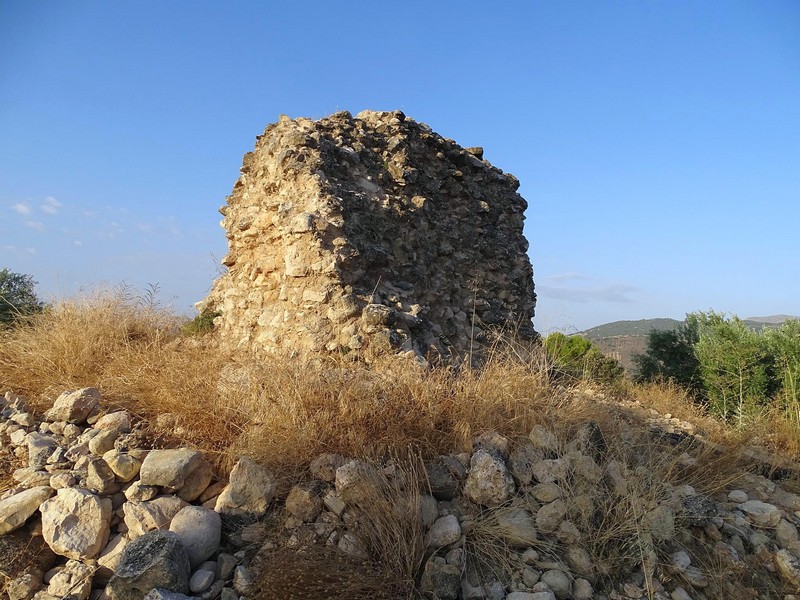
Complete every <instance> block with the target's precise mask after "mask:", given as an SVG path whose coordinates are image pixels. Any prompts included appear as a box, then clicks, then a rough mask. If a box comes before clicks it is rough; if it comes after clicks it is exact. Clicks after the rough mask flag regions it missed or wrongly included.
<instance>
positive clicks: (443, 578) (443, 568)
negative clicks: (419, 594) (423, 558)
mask: <svg viewBox="0 0 800 600" xmlns="http://www.w3.org/2000/svg"><path fill="white" fill-rule="evenodd" d="M460 587H461V570H460V569H459V568H458V567H454V566H453V565H448V564H447V562H446V561H445V559H444V558H442V557H440V556H433V557H431V558H430V559H429V560H428V562H427V563H426V564H425V570H424V571H423V573H422V580H421V582H420V588H421V589H422V591H423V592H429V593H431V594H433V595H434V597H435V598H440V599H441V600H456V598H458V592H459V589H460Z"/></svg>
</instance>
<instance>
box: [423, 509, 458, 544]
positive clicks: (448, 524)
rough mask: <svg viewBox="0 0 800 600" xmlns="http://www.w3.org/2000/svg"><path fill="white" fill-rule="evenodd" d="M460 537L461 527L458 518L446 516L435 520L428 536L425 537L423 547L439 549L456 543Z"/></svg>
mask: <svg viewBox="0 0 800 600" xmlns="http://www.w3.org/2000/svg"><path fill="white" fill-rule="evenodd" d="M460 537H461V525H460V524H459V522H458V517H456V516H455V515H447V516H446V517H442V518H440V519H436V521H435V522H434V524H433V527H431V529H430V531H428V534H427V535H426V536H425V545H426V546H427V547H428V548H441V547H442V546H449V545H450V544H454V543H456V542H457V541H458V540H459V538H460Z"/></svg>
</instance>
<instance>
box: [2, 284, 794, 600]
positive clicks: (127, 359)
mask: <svg viewBox="0 0 800 600" xmlns="http://www.w3.org/2000/svg"><path fill="white" fill-rule="evenodd" d="M180 325H181V323H180V319H178V318H176V317H175V316H174V315H172V314H170V313H169V312H167V311H162V310H159V309H158V308H156V307H155V306H153V304H152V303H149V302H138V303H137V302H136V301H135V300H134V301H131V300H130V298H125V297H121V296H119V295H109V294H105V295H100V296H97V297H93V298H90V299H82V300H73V301H67V302H61V303H58V304H56V305H55V306H53V307H52V308H50V309H49V310H47V311H46V312H45V313H43V314H40V315H36V316H34V317H32V318H31V319H30V320H29V321H28V322H27V323H25V324H23V325H22V326H20V327H17V328H16V329H13V330H6V331H1V332H0V391H5V390H7V389H12V390H13V391H15V392H17V393H19V394H21V395H23V396H26V397H27V398H28V399H29V400H30V401H31V403H32V405H33V406H34V407H35V408H37V409H38V410H44V409H46V408H48V407H49V406H50V404H51V403H52V401H53V399H54V398H55V397H56V396H57V395H58V394H59V393H61V392H62V391H64V390H66V389H75V388H79V387H84V386H96V387H98V388H100V390H101V392H102V394H103V397H104V405H105V406H114V407H124V408H127V409H129V410H131V411H132V412H133V413H134V414H135V415H138V416H140V417H142V418H143V419H145V420H148V421H150V422H151V423H160V424H161V425H160V426H161V427H162V431H161V432H160V433H161V434H164V435H170V436H173V437H178V438H179V439H182V440H183V441H185V442H187V443H191V444H193V445H195V446H196V447H198V448H200V449H203V450H205V451H207V452H209V453H211V454H212V455H213V454H216V456H217V457H218V461H217V462H218V464H219V465H220V466H222V467H224V466H226V465H229V464H231V461H232V460H233V459H234V458H235V457H236V456H237V455H240V454H247V455H249V456H252V457H253V458H255V459H257V460H260V461H262V462H264V463H265V464H267V465H269V466H270V467H271V468H273V469H275V470H277V471H279V472H283V473H284V474H286V476H287V478H291V477H298V476H299V473H301V472H302V471H304V470H305V469H306V468H307V465H308V463H309V461H310V460H312V459H313V458H315V457H316V456H318V455H319V454H320V453H322V452H336V453H340V454H343V455H347V456H352V457H362V458H368V459H372V460H374V461H380V462H381V463H382V464H385V461H386V459H387V458H390V457H395V460H394V464H395V467H396V469H395V473H394V475H392V476H388V475H387V474H385V473H383V474H381V475H380V476H381V477H382V479H381V480H380V481H376V482H375V485H374V486H372V489H373V492H374V493H373V494H372V495H370V496H369V498H368V499H367V500H368V501H367V502H366V503H365V504H363V505H362V506H361V507H360V510H361V511H362V513H363V514H362V519H361V520H362V522H363V523H366V524H367V525H366V527H365V528H364V529H363V531H362V532H361V533H362V536H363V539H364V541H365V544H366V545H367V546H368V549H369V552H370V554H371V555H372V557H373V559H374V560H373V561H372V562H371V563H369V564H368V565H366V566H365V565H361V566H359V567H353V568H352V569H351V568H349V567H348V572H351V571H352V572H353V573H354V574H353V575H347V576H342V575H338V574H337V573H340V571H341V569H342V568H343V567H344V566H346V565H344V563H341V564H340V562H338V561H340V560H343V559H341V558H340V557H336V556H333V555H331V554H330V553H329V552H327V551H325V550H319V549H306V550H304V551H301V552H299V553H297V554H294V555H288V554H281V553H277V554H276V555H275V556H272V557H270V559H269V560H270V565H271V566H273V568H271V569H269V570H268V572H269V573H271V575H269V576H268V577H272V579H267V580H265V582H263V584H264V585H265V586H266V587H264V588H263V589H265V590H273V592H274V591H275V590H280V589H283V590H284V591H285V590H295V591H293V592H292V593H297V594H301V595H299V596H297V597H308V594H309V593H310V594H311V595H312V596H314V593H316V592H315V590H316V589H317V588H314V587H313V585H315V583H314V581H316V580H315V579H314V578H313V577H312V578H311V580H310V581H305V582H300V583H298V582H297V581H299V580H300V579H303V578H305V579H309V573H311V574H318V575H319V577H318V581H319V582H325V581H327V580H326V579H325V578H326V577H327V578H330V582H329V583H331V585H333V583H336V585H337V586H340V587H341V589H342V590H344V591H346V592H347V590H349V592H347V593H349V594H350V595H349V596H341V597H350V598H359V597H375V598H378V597H382V596H379V595H375V594H379V593H383V592H377V591H375V590H378V589H380V590H385V589H387V588H389V587H391V588H392V589H395V590H399V592H398V594H397V595H394V596H392V597H391V598H392V600H395V599H396V598H401V597H405V596H404V594H407V593H410V592H409V586H410V582H412V581H413V579H414V576H415V574H416V572H417V570H418V567H419V564H420V562H421V560H422V542H421V539H422V533H421V531H419V523H418V521H419V520H418V519H417V518H409V516H410V515H415V514H417V513H415V512H414V511H417V512H418V510H419V490H420V473H421V471H420V467H419V459H420V457H423V458H427V457H430V456H433V455H436V454H442V453H449V452H453V451H466V450H469V449H470V448H471V442H472V439H473V437H474V436H475V435H476V434H479V433H481V432H484V431H492V430H493V431H497V432H499V433H502V434H504V435H506V436H508V437H509V438H511V439H512V440H520V439H524V438H525V437H526V436H527V434H528V433H529V432H530V430H531V429H532V428H533V426H534V425H536V424H543V425H545V426H546V427H547V428H548V429H550V430H551V431H553V432H555V433H556V435H557V436H558V437H559V439H561V440H562V442H563V443H564V444H565V445H566V443H567V442H569V441H570V440H571V439H572V438H573V436H574V435H575V434H576V432H577V431H578V429H579V428H580V426H581V425H582V424H585V423H586V422H588V421H594V422H596V423H597V424H598V426H599V428H600V430H601V431H602V432H603V434H604V437H605V440H606V441H607V444H608V447H607V448H606V450H605V451H606V454H605V455H604V457H603V459H602V461H600V460H599V461H598V462H601V463H605V464H607V463H608V462H609V461H615V462H616V463H617V464H619V465H620V466H621V468H622V469H623V470H624V471H625V472H626V473H627V475H628V476H626V480H627V481H628V482H630V483H629V486H630V487H628V488H626V489H617V488H615V486H614V485H613V484H612V483H609V481H608V480H607V478H606V479H604V480H603V482H601V484H598V485H596V486H593V489H586V488H585V487H581V486H580V485H579V483H578V482H577V481H576V480H571V481H568V482H565V484H564V487H565V493H566V502H567V506H568V511H569V517H570V519H571V520H572V521H573V522H574V523H575V524H576V525H577V526H578V528H579V530H580V531H581V533H582V535H583V536H584V537H583V539H582V540H581V543H582V544H583V545H584V546H585V547H586V548H587V549H588V550H589V552H590V554H591V556H592V559H593V560H594V562H595V564H596V565H598V567H599V570H600V573H599V576H600V577H601V578H603V577H604V575H603V574H604V573H606V574H609V575H608V577H609V578H610V579H609V582H610V583H613V581H612V580H611V579H613V578H611V577H610V574H612V573H615V574H623V573H626V572H630V571H631V570H632V569H635V568H641V567H640V565H641V564H642V563H644V564H646V565H648V567H647V570H649V571H651V572H652V571H654V570H656V569H659V568H660V566H659V564H658V563H659V561H660V560H662V559H663V557H661V556H660V555H659V553H658V547H657V544H656V545H655V546H654V545H653V544H652V541H651V540H650V538H649V537H648V535H647V534H646V532H645V530H644V528H643V525H642V523H643V518H644V515H645V514H646V513H647V512H648V511H650V510H652V509H653V508H654V507H655V506H657V505H658V504H659V503H660V502H663V501H664V500H665V499H666V498H667V497H668V494H667V490H666V488H665V483H674V484H677V483H681V484H685V483H689V484H691V485H692V486H694V487H695V488H696V489H697V490H698V491H702V492H705V493H714V492H715V491H717V490H720V489H724V488H726V487H729V486H730V485H731V484H732V483H733V482H734V481H735V478H736V477H737V476H738V475H739V474H741V473H742V472H743V471H744V469H745V465H744V464H743V463H742V462H741V459H740V458H739V454H738V452H737V449H738V448H739V447H740V446H741V445H742V444H744V443H745V441H747V440H748V436H749V437H750V438H752V436H753V435H754V432H756V433H755V434H756V435H759V436H760V438H761V439H763V440H765V441H766V442H767V443H769V444H771V447H772V448H774V449H779V450H786V451H790V452H797V451H798V447H799V446H800V442H798V439H800V436H798V434H797V428H796V426H795V425H794V424H793V423H792V422H791V420H790V419H789V418H788V417H786V416H785V415H784V416H781V413H779V412H769V413H765V414H764V415H763V416H762V418H761V420H759V421H756V422H753V424H752V429H750V430H748V431H745V432H736V433H732V432H731V431H730V430H728V429H726V428H725V427H724V425H723V424H721V423H720V422H719V421H716V420H714V419H712V418H710V417H709V416H708V415H707V414H705V412H704V411H703V410H702V407H698V406H697V405H696V404H695V403H694V402H692V399H691V398H690V397H689V396H687V395H686V394H685V393H684V392H683V391H681V390H680V389H678V388H676V387H674V386H669V385H647V386H631V387H630V388H629V389H628V390H627V392H626V393H627V397H628V399H635V400H638V401H639V403H640V404H641V405H643V406H645V407H652V408H655V409H656V410H658V411H659V412H661V413H667V412H668V413H671V414H672V415H673V416H675V417H678V418H680V419H683V420H686V421H689V422H691V423H693V424H695V426H696V429H697V430H699V431H701V432H702V434H703V436H704V437H705V438H706V439H707V440H709V441H710V442H711V444H708V445H696V444H694V443H692V442H689V441H687V442H685V443H681V444H679V445H678V446H673V445H671V444H670V443H669V441H668V440H666V439H659V438H658V436H654V435H653V434H652V432H649V431H647V429H646V427H642V426H639V425H641V422H638V423H637V425H636V426H633V427H632V426H631V423H632V422H635V421H638V420H639V419H640V418H641V415H640V414H637V412H636V411H635V410H629V409H628V408H625V407H620V406H616V405H615V404H613V403H608V402H600V401H599V400H598V398H597V394H596V393H595V394H594V395H592V394H590V393H588V391H586V390H585V389H584V390H582V389H581V388H580V386H578V387H576V386H575V385H572V384H569V385H568V384H565V383H564V381H563V379H559V378H553V377H552V369H551V365H550V364H548V361H547V358H546V356H544V355H543V354H542V352H541V351H539V350H536V349H533V350H528V351H524V352H523V351H521V350H520V349H519V348H512V347H511V346H507V347H506V346H500V347H498V348H497V349H496V350H495V352H494V355H493V356H492V357H491V359H490V360H489V361H488V363H487V364H485V365H484V366H483V367H482V368H481V369H474V370H471V369H462V370H460V371H458V370H454V369H446V368H440V369H435V370H425V369H421V368H417V367H414V366H412V365H410V364H409V363H407V362H398V361H396V360H387V361H385V362H383V363H380V364H373V365H370V366H365V365H363V364H359V363H354V362H348V361H345V360H343V359H341V360H336V359H329V360H319V361H316V362H309V363H300V362H298V361H296V360H289V359H285V358H281V357H275V358H274V359H273V360H268V361H256V360H252V359H247V358H243V357H241V356H240V357H234V356H232V355H229V354H226V353H225V352H222V351H221V350H220V349H219V348H217V347H216V346H215V345H214V343H213V340H211V339H210V338H207V337H199V338H198V337H187V336H185V334H183V333H182V332H181V327H180ZM580 385H584V386H585V385H586V384H585V383H584V384H580ZM614 393H615V394H619V390H616V391H614ZM623 395H624V394H623ZM640 412H641V411H640ZM165 415H167V417H165ZM154 428H155V429H157V426H154ZM163 428H167V430H164V429H163ZM156 433H158V432H157V431H156ZM686 454H689V455H691V457H692V458H693V460H686ZM398 456H400V457H405V458H403V459H402V460H401V459H399V458H397V457H398ZM601 466H602V464H601ZM3 470H6V469H3V468H0V471H3ZM587 497H588V499H589V500H590V501H591V502H590V503H588V504H587V502H586V499H587ZM398 507H401V508H402V511H401V512H402V513H403V514H398V513H397V511H398ZM492 518H493V517H492V514H491V513H487V514H485V515H483V517H482V518H479V519H476V527H475V528H474V529H473V531H472V532H471V534H470V536H471V537H470V539H468V544H471V548H472V549H473V551H474V550H475V549H476V548H477V549H478V551H479V553H482V554H483V555H485V556H488V557H490V558H491V556H495V557H496V558H497V560H498V561H502V560H504V558H503V557H505V556H508V552H507V550H508V548H506V547H505V545H504V543H503V542H502V535H496V534H498V532H497V531H494V529H496V527H495V528H494V529H493V523H494V521H493V520H492ZM469 547H470V546H469V545H468V548H469ZM542 551H543V552H544V553H551V551H553V552H554V551H555V550H554V549H553V548H551V547H549V546H546V545H545V546H543V547H542ZM707 564H708V565H709V569H711V570H713V569H715V568H716V567H715V566H714V564H713V561H710V559H709V561H708V563H707ZM500 568H501V570H502V569H503V568H504V567H503V566H502V565H501V567H500ZM718 572H719V573H722V571H719V570H718ZM725 573H727V572H725ZM749 573H750V574H749V575H748V577H753V575H752V573H753V571H752V570H750V572H749ZM730 576H732V575H730ZM730 576H729V575H728V574H725V576H724V577H722V579H724V578H725V577H730ZM664 577H667V575H664ZM296 580H297V581H296ZM387 581H391V582H393V583H392V586H387V585H386V583H387ZM293 582H294V583H293ZM309 585H310V586H311V587H307V586H309ZM270 586H271V587H270ZM298 586H299V587H298ZM303 586H306V587H303ZM320 586H322V587H320V588H319V589H320V590H321V589H322V588H325V587H326V586H327V584H324V585H323V584H322V583H320ZM342 586H343V587H342ZM318 587H319V586H318ZM303 590H305V591H303ZM265 593H266V592H265ZM287 593H288V592H287ZM303 593H305V594H306V596H303V595H302V594H303ZM319 593H320V594H322V592H321V591H320V592H319ZM359 594H361V596H359ZM370 594H373V595H370ZM262 597H268V596H262ZM283 597H287V598H289V597H294V596H291V595H284V596H283ZM314 597H320V598H322V597H325V598H327V597H331V598H333V597H339V596H324V595H317V596H314Z"/></svg>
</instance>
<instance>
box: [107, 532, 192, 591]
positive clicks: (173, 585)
mask: <svg viewBox="0 0 800 600" xmlns="http://www.w3.org/2000/svg"><path fill="white" fill-rule="evenodd" d="M189 569H190V568H189V558H188V557H187V555H186V550H184V548H183V544H182V543H181V541H180V538H179V537H178V536H177V535H176V534H174V533H172V532H171V531H151V532H148V533H145V534H143V535H142V536H140V537H138V538H136V539H135V540H132V541H131V542H130V543H129V544H128V545H127V546H126V547H125V550H123V552H122V558H121V560H120V563H119V566H118V567H117V570H116V572H115V573H114V575H113V577H111V580H110V581H109V582H108V587H107V588H106V591H107V593H108V595H109V597H110V598H111V600H141V599H142V598H143V597H144V596H145V594H147V593H148V592H149V591H150V590H153V589H155V588H160V589H164V590H168V591H170V592H178V593H180V594H186V593H187V592H188V591H189Z"/></svg>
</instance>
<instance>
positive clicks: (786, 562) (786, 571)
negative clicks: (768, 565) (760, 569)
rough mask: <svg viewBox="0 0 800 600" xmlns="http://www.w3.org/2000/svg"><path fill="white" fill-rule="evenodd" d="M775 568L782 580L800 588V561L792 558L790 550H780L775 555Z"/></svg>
mask: <svg viewBox="0 0 800 600" xmlns="http://www.w3.org/2000/svg"><path fill="white" fill-rule="evenodd" d="M775 568H776V569H777V570H778V575H780V578H781V579H783V580H784V581H785V582H786V583H788V584H789V585H791V586H794V587H796V588H800V559H798V558H797V557H795V556H792V555H791V554H790V553H789V551H788V550H778V551H777V552H776V553H775Z"/></svg>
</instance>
